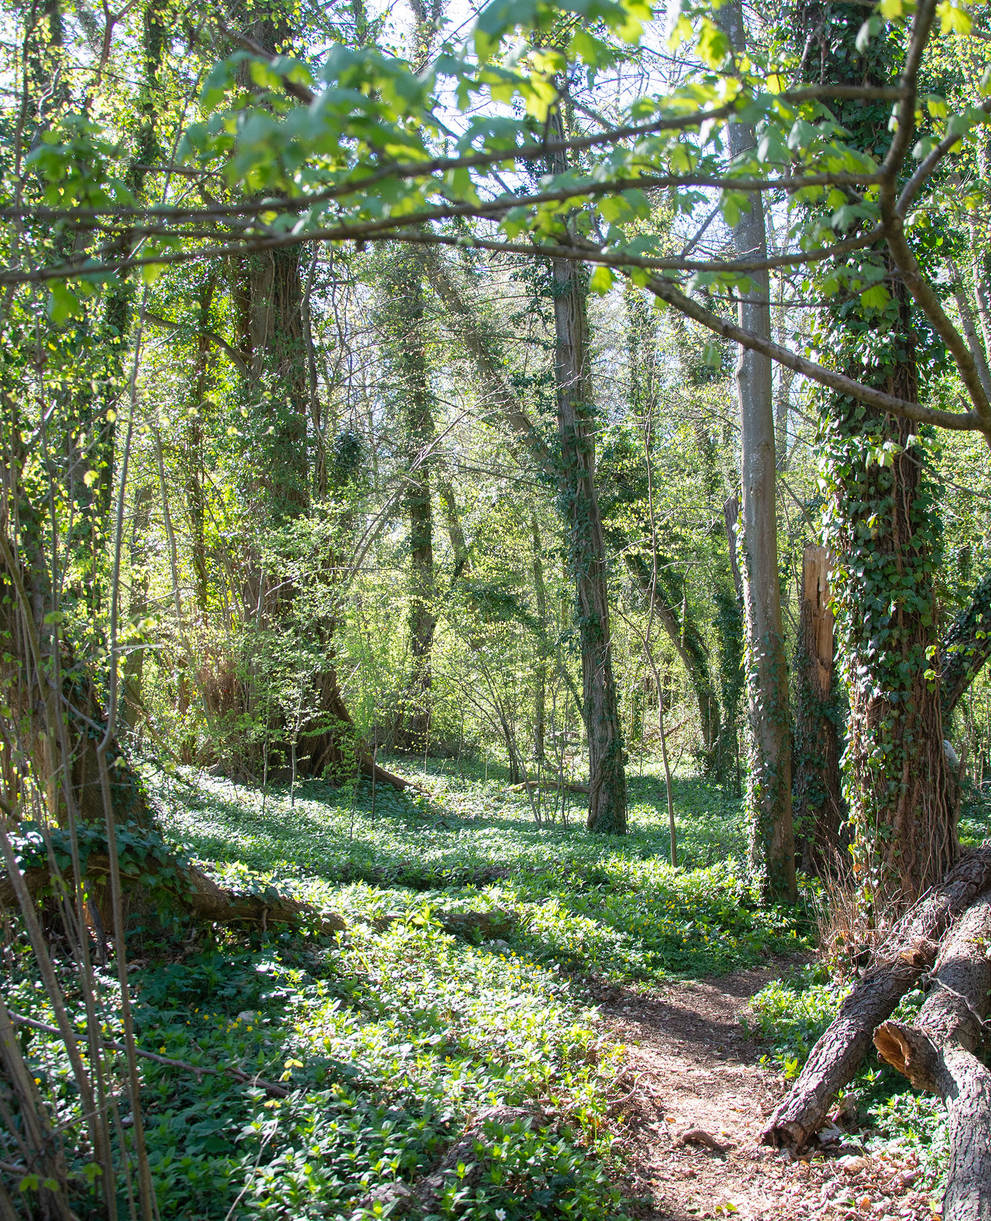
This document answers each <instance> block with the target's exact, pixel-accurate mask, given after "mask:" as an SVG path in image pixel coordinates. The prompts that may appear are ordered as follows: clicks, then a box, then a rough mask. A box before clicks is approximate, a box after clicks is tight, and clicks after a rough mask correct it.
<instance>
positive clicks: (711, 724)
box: [623, 549, 721, 771]
mask: <svg viewBox="0 0 991 1221" xmlns="http://www.w3.org/2000/svg"><path fill="white" fill-rule="evenodd" d="M623 555H624V558H625V560H626V567H627V569H628V570H629V572H630V574H631V575H632V576H633V578H634V579H635V580H636V582H637V585H638V586H639V587H640V590H641V592H642V593H643V594H645V595H646V596H647V598H651V597H653V604H654V614H655V615H656V617H657V621H658V623H660V625H661V627H662V628H663V630H664V633H665V635H666V636H667V638H668V641H669V642H670V644H671V647H672V648H673V649H674V651H675V652H676V653H677V654H678V657H679V658H680V659H681V663H682V665H683V666H684V667H685V673H686V674H687V675H688V681H689V683H690V685H691V688H692V692H693V694H694V696H695V702H696V704H697V705H698V710H699V727H700V728H701V731H702V750H703V759H702V762H703V768H704V770H706V771H708V770H709V768H710V767H712V766H713V765H714V763H715V761H716V755H717V753H718V750H719V742H720V736H721V733H720V731H721V727H720V708H719V696H718V695H717V693H716V690H715V687H714V686H713V684H712V679H711V677H710V675H709V653H708V649H707V648H706V646H705V641H704V640H703V639H702V634H701V632H700V631H699V629H698V627H697V626H696V624H695V623H694V622H693V621H692V620H691V619H690V618H689V615H688V613H687V607H686V608H685V610H684V611H683V612H682V615H681V618H680V619H679V618H678V611H676V610H675V609H674V608H675V606H676V605H678V606H681V607H685V598H684V583H683V578H682V577H681V576H680V575H679V574H674V573H673V571H672V569H671V567H670V564H669V562H668V561H667V559H666V558H665V557H663V556H658V557H657V567H658V571H657V573H656V574H655V573H654V572H653V571H652V568H651V565H650V564H649V563H648V561H647V557H646V556H644V555H643V554H642V553H641V552H637V551H633V550H629V549H626V550H624V552H623ZM662 567H663V568H666V569H667V570H668V571H667V572H662V571H661V569H662Z"/></svg>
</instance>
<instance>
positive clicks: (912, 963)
mask: <svg viewBox="0 0 991 1221" xmlns="http://www.w3.org/2000/svg"><path fill="white" fill-rule="evenodd" d="M988 887H991V844H982V845H981V847H980V848H976V849H975V850H974V851H973V852H970V853H968V854H967V855H966V856H964V857H961V859H960V860H959V861H958V862H957V863H956V865H954V866H953V868H952V869H951V870H950V871H949V872H948V873H947V875H946V877H945V879H944V880H943V883H942V884H941V885H940V886H938V887H936V888H934V889H933V890H931V891H930V892H929V893H928V894H926V895H923V896H922V898H921V899H920V900H919V901H918V902H917V903H916V904H915V905H914V906H913V907H912V908H911V909H910V910H909V911H908V912H906V914H905V915H904V916H903V917H902V919H901V920H900V921H899V923H898V924H897V925H896V927H895V929H894V930H893V931H892V933H891V935H890V936H889V937H888V939H887V940H886V941H885V942H884V944H883V945H882V946H881V947H880V948H879V950H878V951H877V954H876V955H875V961H874V963H873V965H872V966H871V968H870V969H869V970H868V972H867V973H866V975H865V976H864V977H863V979H862V980H861V981H860V983H859V984H857V986H856V987H855V988H854V990H853V991H852V992H851V993H850V995H849V996H848V997H847V998H846V1000H845V1001H844V1002H843V1004H842V1006H841V1007H840V1011H839V1013H838V1014H837V1016H836V1019H835V1020H834V1021H833V1023H832V1025H831V1026H830V1027H829V1029H828V1030H826V1031H825V1033H824V1034H823V1035H822V1036H821V1037H820V1039H819V1041H818V1042H817V1043H816V1045H815V1047H813V1049H812V1054H811V1055H810V1056H809V1059H808V1062H807V1063H806V1065H805V1067H804V1068H803V1069H802V1072H801V1073H800V1075H799V1077H798V1079H797V1080H796V1081H795V1084H794V1085H793V1086H792V1088H791V1090H790V1091H789V1093H788V1094H787V1096H786V1097H785V1098H784V1099H783V1100H782V1101H781V1103H780V1104H779V1105H778V1107H777V1109H776V1110H775V1111H774V1113H773V1114H772V1116H771V1118H770V1120H769V1121H768V1123H767V1126H766V1127H765V1129H764V1132H763V1135H762V1139H763V1141H764V1143H765V1144H768V1145H774V1146H776V1147H778V1148H788V1149H792V1150H798V1149H801V1148H802V1147H803V1146H804V1145H805V1144H807V1143H808V1141H809V1139H810V1137H812V1136H813V1135H814V1134H815V1133H816V1132H817V1131H818V1130H819V1128H820V1127H821V1126H822V1124H823V1122H824V1121H825V1119H826V1115H827V1113H828V1111H829V1108H830V1106H831V1105H832V1103H833V1099H834V1098H835V1097H836V1093H837V1091H838V1090H840V1089H842V1088H843V1086H844V1085H846V1084H847V1082H848V1081H850V1080H851V1079H852V1078H853V1075H854V1074H855V1073H856V1071H857V1069H858V1068H859V1067H860V1065H861V1063H862V1062H863V1059H864V1056H865V1055H866V1054H867V1052H868V1051H869V1050H870V1048H871V1046H872V1037H873V1034H874V1031H875V1030H876V1029H877V1027H878V1026H879V1025H880V1024H881V1023H882V1022H883V1021H884V1020H885V1019H886V1018H889V1017H890V1016H891V1014H892V1013H893V1012H894V1010H895V1008H896V1006H897V1005H898V1002H899V1001H900V1000H901V998H902V997H903V996H904V995H905V993H906V992H907V991H908V990H909V988H911V987H912V986H913V985H914V984H915V983H916V981H917V980H918V979H920V978H921V976H922V974H923V972H924V971H927V970H928V969H929V968H930V967H931V966H932V964H933V962H934V961H935V959H936V953H937V950H938V943H939V941H940V939H941V938H942V937H943V935H944V933H945V932H946V930H947V929H948V928H949V927H950V925H951V924H952V923H953V921H954V920H956V919H957V918H958V917H959V916H960V915H961V914H962V913H963V912H964V911H966V910H967V908H968V907H969V906H970V905H971V904H972V903H973V902H974V900H975V899H976V898H977V897H978V896H979V895H980V894H981V893H982V891H984V890H986V889H988Z"/></svg>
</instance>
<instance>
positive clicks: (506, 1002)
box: [0, 760, 986, 1221]
mask: <svg viewBox="0 0 991 1221" xmlns="http://www.w3.org/2000/svg"><path fill="white" fill-rule="evenodd" d="M403 762H404V761H403V760H398V761H396V762H395V763H394V764H390V766H395V767H396V768H397V769H398V768H399V767H401V766H402V765H403ZM407 770H408V771H412V768H409V767H407ZM424 770H425V769H424ZM424 770H421V769H417V772H416V773H414V775H415V778H416V780H417V781H418V782H419V783H422V784H423V786H424V788H428V789H429V795H426V794H424V793H411V792H408V791H407V792H402V793H400V792H396V791H395V790H393V789H390V788H387V787H385V786H378V788H377V789H371V788H370V787H369V786H368V785H367V784H361V785H358V786H351V787H350V788H346V787H345V788H339V789H332V788H330V787H329V786H327V785H322V784H311V785H308V786H305V787H299V788H298V789H297V790H296V791H295V792H293V791H290V790H286V789H285V788H280V787H278V786H270V787H269V788H268V789H267V790H260V789H256V788H252V787H250V786H246V785H243V784H242V785H235V784H233V783H232V782H230V781H227V780H223V779H220V778H216V777H212V776H209V775H205V774H203V773H194V772H192V771H189V772H182V773H174V774H166V773H164V772H155V771H152V770H151V769H149V771H148V775H147V784H148V792H149V794H150V797H151V799H152V800H153V802H154V804H155V806H156V809H157V810H158V816H159V826H160V828H161V833H162V835H163V836H164V837H165V838H164V842H165V844H167V845H168V847H169V850H170V851H175V852H179V853H181V854H185V855H186V856H188V858H189V859H191V860H193V861H194V862H195V863H196V864H197V865H198V866H199V867H200V868H202V869H203V870H204V871H205V872H207V873H208V874H209V875H210V876H212V877H214V878H215V879H216V880H217V881H218V882H219V883H220V884H221V885H226V886H232V887H234V888H236V889H238V890H242V891H248V892H250V893H252V894H255V895H259V896H264V895H267V894H269V893H270V892H272V891H274V892H276V893H278V894H279V895H280V896H281V895H289V896H291V897H293V898H296V899H299V900H301V901H302V902H304V903H305V904H307V905H309V906H310V907H311V908H312V912H313V923H312V925H307V926H305V927H303V928H283V927H278V926H274V925H273V926H272V927H270V928H267V929H265V930H254V931H251V930H243V929H239V928H233V929H229V928H228V929H223V928H218V929H205V930H204V929H202V928H193V929H190V928H187V927H186V926H185V925H181V926H179V925H177V926H176V928H175V929H173V930H172V931H171V932H169V931H167V930H166V931H165V932H162V931H161V930H156V929H154V928H153V929H151V930H149V931H147V932H145V931H144V930H143V929H142V928H141V927H140V926H138V927H136V928H135V929H134V931H133V933H132V939H131V944H130V947H129V948H130V951H131V964H130V972H129V979H130V981H131V987H132V1005H133V1016H134V1024H135V1034H136V1039H137V1042H138V1046H139V1047H141V1048H142V1049H146V1050H149V1051H151V1052H152V1053H153V1054H154V1058H153V1059H151V1060H149V1061H148V1062H147V1063H144V1064H143V1065H142V1081H143V1091H142V1105H143V1111H144V1121H145V1137H146V1143H147V1146H148V1151H149V1162H150V1165H151V1170H152V1174H153V1179H154V1185H155V1190H156V1193H157V1196H158V1203H159V1211H160V1214H161V1216H162V1218H163V1221H231V1219H232V1218H237V1219H238V1221H240V1219H241V1218H244V1219H246V1221H247V1219H254V1221H273V1219H274V1218H282V1217H292V1218H293V1221H326V1219H327V1218H330V1217H333V1218H341V1219H347V1221H382V1219H383V1218H384V1217H389V1218H394V1219H395V1221H398V1219H399V1218H400V1217H402V1218H404V1219H406V1218H409V1221H418V1219H420V1221H426V1219H427V1218H436V1217H441V1218H445V1219H447V1221H454V1219H456V1218H464V1219H470V1221H574V1218H576V1217H580V1218H581V1219H582V1221H688V1219H689V1218H712V1219H713V1221H715V1218H720V1217H725V1216H738V1217H741V1218H752V1219H754V1221H758V1219H759V1221H763V1219H767V1221H771V1219H779V1221H785V1219H786V1218H787V1219H788V1221H812V1219H813V1218H814V1219H815V1221H861V1219H863V1221H882V1219H884V1221H896V1219H897V1221H930V1219H931V1218H932V1216H933V1215H934V1212H935V1210H934V1209H933V1207H932V1206H931V1201H933V1200H935V1199H937V1198H938V1196H939V1194H940V1187H941V1176H942V1175H943V1174H944V1173H945V1166H946V1157H947V1140H946V1125H945V1117H944V1114H943V1112H942V1108H941V1106H940V1105H939V1104H938V1103H937V1102H936V1101H935V1100H933V1099H928V1098H925V1097H922V1096H919V1095H915V1094H913V1093H912V1092H911V1091H907V1090H906V1087H905V1083H904V1082H903V1081H902V1080H901V1079H900V1078H897V1077H896V1075H895V1074H894V1073H893V1072H892V1071H891V1070H886V1069H883V1068H882V1067H881V1066H879V1065H878V1064H877V1063H876V1061H875V1062H873V1063H868V1064H865V1066H864V1068H863V1069H862V1070H861V1072H860V1073H859V1074H858V1077H857V1078H856V1079H855V1081H854V1082H852V1083H851V1086H850V1087H849V1089H848V1092H847V1094H846V1096H845V1098H844V1100H843V1105H844V1107H845V1108H846V1111H847V1112H849V1113H851V1114H852V1111H853V1108H854V1107H857V1108H859V1110H858V1112H857V1114H856V1116H855V1118H856V1121H857V1125H858V1126H857V1127H856V1128H854V1127H851V1126H850V1125H849V1124H847V1125H839V1124H835V1125H833V1127H832V1128H831V1129H829V1130H827V1133H826V1135H827V1137H828V1138H829V1143H827V1144H826V1145H825V1146H824V1147H822V1148H821V1149H817V1150H816V1151H814V1153H813V1154H812V1155H811V1156H810V1157H809V1158H808V1160H804V1161H789V1160H786V1159H785V1158H784V1157H783V1156H782V1155H779V1154H777V1153H775V1152H774V1151H772V1150H770V1149H767V1148H764V1147H763V1146H761V1145H760V1143H759V1140H760V1131H761V1128H762V1125H763V1122H764V1120H765V1118H766V1116H767V1115H768V1114H769V1113H770V1111H771V1109H772V1107H773V1106H774V1104H775V1103H776V1102H777V1101H778V1099H779V1098H780V1097H781V1096H782V1094H783V1091H784V1089H785V1081H786V1079H787V1078H789V1077H793V1076H794V1075H795V1074H796V1073H797V1072H798V1071H799V1069H800V1068H801V1065H802V1063H803V1061H804V1059H805V1057H806V1056H807V1055H808V1054H809V1051H810V1049H811V1047H812V1045H813V1044H814V1043H815V1041H816V1039H817V1038H818V1036H819V1034H820V1033H821V1032H822V1030H824V1029H825V1028H826V1026H827V1025H828V1024H829V1022H830V1021H831V1019H832V1017H833V1015H834V1014H835V1012H836V1009H837V1007H838V1005H839V1004H840V1001H841V999H842V996H843V993H844V986H845V985H844V984H843V983H842V982H841V981H838V980H837V978H836V977H835V973H834V972H833V971H831V969H830V964H829V963H828V962H824V961H821V960H820V959H819V958H818V957H817V956H816V955H815V947H816V944H817V940H818V938H817V931H818V921H819V919H820V908H819V907H818V906H817V904H818V899H817V896H816V893H815V891H814V888H812V887H811V886H810V887H809V888H808V889H807V892H806V894H805V897H804V900H803V902H802V903H800V904H798V905H797V906H795V907H793V908H766V907H764V906H763V905H762V904H761V903H760V902H759V899H758V897H757V896H756V894H755V892H754V891H753V888H752V886H751V884H750V882H749V880H748V878H747V875H746V871H745V870H744V869H743V868H742V866H741V865H740V863H739V862H740V860H741V857H742V854H743V851H744V843H743V834H742V820H741V817H740V806H739V802H738V800H736V799H735V798H732V797H730V796H728V795H727V794H725V793H723V792H721V791H719V790H716V789H714V788H713V787H712V786H710V785H707V784H705V783H704V782H703V781H701V780H699V779H698V778H694V777H681V778H679V779H677V780H676V783H675V791H674V797H675V809H676V816H677V829H678V842H679V844H680V857H679V865H678V867H677V868H675V867H673V866H672V865H670V864H669V840H668V830H667V810H666V802H665V801H664V797H663V785H662V784H661V782H660V781H659V779H658V776H657V774H656V771H655V772H654V773H649V772H648V773H647V774H645V775H643V776H640V777H636V776H634V777H631V781H630V790H631V807H630V818H631V829H630V833H629V834H628V835H627V836H625V837H623V838H622V839H621V840H618V839H616V838H615V837H611V836H590V835H588V834H587V832H586V831H585V828H584V825H583V821H582V817H581V809H580V807H578V805H577V803H576V806H575V808H572V809H569V808H568V807H567V806H565V808H564V809H561V808H556V807H555V806H554V805H553V804H552V803H549V805H548V807H545V808H544V809H543V810H541V809H540V807H539V806H537V805H536V803H535V802H532V801H531V799H530V797H528V796H527V795H526V794H523V793H520V792H518V791H515V790H513V789H512V788H511V787H510V786H509V785H508V784H507V783H506V778H505V776H504V775H501V774H499V773H497V772H495V769H490V768H488V767H486V768H485V769H484V772H482V769H481V768H479V769H477V770H478V772H481V773H482V774H470V773H468V774H462V773H461V772H460V771H459V772H458V773H457V774H452V769H451V766H450V764H449V763H448V764H447V768H446V770H445V765H444V762H443V761H437V762H434V761H431V770H430V772H429V774H424ZM493 773H494V774H493ZM538 815H539V817H538ZM31 834H33V832H30V831H26V832H25V835H26V836H27V837H28V838H26V839H25V844H24V850H25V851H28V850H29V848H30V844H29V843H28V839H29V838H30V835H31ZM984 834H986V832H984ZM136 842H137V848H136V849H134V850H135V851H136V852H137V853H138V854H139V859H140V860H142V861H143V860H144V859H145V857H144V854H145V852H146V847H145V846H144V844H145V841H144V840H141V841H136ZM122 855H123V854H122ZM330 913H333V914H334V915H336V916H337V917H338V918H339V920H340V921H343V923H344V924H345V926H346V927H345V929H344V931H343V932H340V933H335V932H329V931H328V929H327V927H326V925H325V922H324V914H330ZM0 953H2V955H3V957H0V961H2V962H3V963H4V966H5V969H6V975H5V989H6V991H5V1000H6V1002H7V1004H8V1006H9V1007H10V1008H12V1009H13V1010H15V1011H17V1012H18V1013H21V1014H26V1015H27V1016H28V1017H29V1019H30V1020H32V1021H39V1022H41V1023H44V1024H45V1025H46V1026H48V1027H50V1026H51V1025H52V1023H53V1013H52V1010H51V1006H50V1005H49V1004H47V1002H46V1000H45V995H44V990H43V988H42V985H41V983H40V981H39V978H38V973H37V970H36V968H35V966H34V962H33V958H32V956H31V954H30V952H29V947H28V946H27V944H26V942H25V941H24V939H23V938H18V937H16V936H8V938H7V941H6V943H4V942H3V940H2V939H0ZM63 974H64V979H65V983H64V987H65V989H66V995H67V996H68V998H69V1002H70V1005H71V1006H72V1012H71V1017H72V1018H73V1019H74V1020H77V1021H80V1022H82V1021H83V1019H84V1014H83V1001H82V998H81V996H80V995H78V994H77V991H75V990H74V984H73V976H72V964H71V962H70V961H67V962H66V964H65V966H64V971H63ZM97 984H98V989H99V994H100V997H101V998H102V999H101V1004H103V1006H104V1008H103V1010H102V1012H103V1014H104V1015H105V1020H106V1023H107V1029H108V1030H110V1031H111V1032H112V1033H113V1034H115V1035H116V1037H118V1038H120V1037H121V1028H120V1025H119V1008H120V1006H119V1004H118V999H117V998H118V993H117V988H118V984H117V981H116V977H115V975H114V973H113V970H112V968H111V967H109V966H108V967H107V968H106V969H105V970H103V971H102V972H98V978H97ZM920 999H921V993H920V994H919V995H918V996H915V997H914V999H913V998H912V997H907V998H906V999H905V1001H904V1002H903V1005H904V1006H908V1007H907V1008H905V1009H904V1010H900V1011H899V1016H902V1017H904V1018H905V1019H906V1020H911V1012H912V1010H911V1006H912V1005H915V1006H916V1007H917V1006H918V1003H919V1002H920ZM29 1051H30V1063H31V1067H32V1069H33V1071H34V1073H35V1080H36V1082H37V1083H38V1084H39V1088H40V1090H41V1091H42V1092H43V1094H44V1096H45V1097H46V1098H47V1099H48V1100H49V1102H50V1105H51V1107H52V1109H53V1113H55V1114H58V1115H60V1116H61V1115H69V1116H71V1115H76V1114H78V1097H77V1094H76V1093H75V1092H74V1091H73V1089H72V1077H71V1071H70V1067H69V1064H68V1062H67V1059H66V1053H65V1048H64V1045H62V1043H61V1042H60V1040H59V1039H58V1038H57V1037H55V1036H51V1037H49V1036H45V1037H42V1036H41V1035H40V1034H35V1035H34V1036H33V1037H32V1038H31V1041H30V1045H29ZM200 1066H205V1070H203V1069H201V1067H200ZM218 1066H224V1067H230V1068H231V1069H232V1075H228V1074H227V1073H225V1072H224V1071H223V1070H222V1069H221V1071H219V1072H218V1071H217V1070H218ZM180 1070H181V1071H180ZM0 1101H2V1099H0ZM5 1140H7V1138H6V1136H5V1133H4V1130H3V1126H2V1125H0V1172H2V1170H3V1163H4V1161H8V1160H9V1156H8V1152H7V1151H6V1150H5ZM7 1144H8V1145H9V1141H7ZM84 1152H85V1151H84V1150H81V1151H79V1152H78V1154H77V1153H76V1151H74V1150H69V1151H68V1155H69V1156H75V1157H76V1158H77V1162H76V1163H73V1165H74V1166H76V1165H77V1163H78V1167H77V1168H78V1170H79V1174H78V1176H77V1177H78V1180H79V1182H80V1183H81V1184H86V1183H88V1180H87V1179H86V1178H85V1158H84ZM0 1182H2V1174H0ZM94 1192H95V1188H94V1189H93V1190H92V1191H91V1190H90V1188H89V1187H88V1186H85V1187H82V1186H81V1187H80V1199H79V1201H78V1204H79V1207H78V1209H77V1211H78V1213H79V1215H82V1216H97V1215H100V1213H99V1211H98V1209H97V1210H96V1211H94V1208H95V1207H96V1206H95V1205H94ZM124 1204H126V1201H124ZM123 1209H124V1205H122V1212H123Z"/></svg>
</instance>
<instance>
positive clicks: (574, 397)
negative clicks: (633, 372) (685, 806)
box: [553, 259, 626, 835]
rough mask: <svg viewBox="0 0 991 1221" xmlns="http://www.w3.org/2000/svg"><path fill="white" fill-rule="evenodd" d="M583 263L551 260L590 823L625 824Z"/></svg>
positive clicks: (616, 828)
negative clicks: (586, 755) (596, 474)
mask: <svg viewBox="0 0 991 1221" xmlns="http://www.w3.org/2000/svg"><path fill="white" fill-rule="evenodd" d="M583 274H584V273H583V271H582V269H581V268H580V267H579V266H578V264H576V263H571V262H569V261H568V260H566V259H554V260H553V276H554V332H555V338H556V352H555V362H554V363H555V376H556V381H557V421H558V437H559V440H560V443H561V481H560V482H561V496H562V500H564V502H565V513H566V519H567V526H568V547H569V560H570V567H571V573H572V577H573V579H574V582H575V593H576V596H577V604H578V605H577V609H578V631H579V638H580V641H581V654H582V688H583V713H584V719H585V732H586V736H587V740H588V760H589V799H588V822H587V825H588V829H589V830H590V831H606V832H610V833H612V834H616V835H622V834H623V833H624V832H625V831H626V774H625V771H624V767H623V741H622V733H621V730H620V724H619V710H618V705H617V697H616V683H615V679H614V677H613V667H612V641H611V639H610V628H609V602H608V586H607V581H606V559H605V541H604V539H603V537H602V519H601V517H600V516H599V504H598V498H597V496H596V491H595V434H594V431H593V418H592V386H591V370H590V368H589V350H588V318H587V315H586V289H585V285H584V283H583V280H582V277H583Z"/></svg>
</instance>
